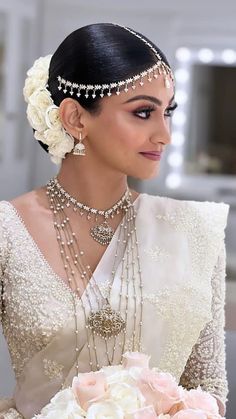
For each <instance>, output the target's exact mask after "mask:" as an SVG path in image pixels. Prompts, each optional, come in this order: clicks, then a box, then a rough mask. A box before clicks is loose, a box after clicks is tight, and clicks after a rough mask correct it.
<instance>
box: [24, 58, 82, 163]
mask: <svg viewBox="0 0 236 419" xmlns="http://www.w3.org/2000/svg"><path fill="white" fill-rule="evenodd" d="M51 57H52V56H51V55H47V56H46V57H41V58H39V59H38V60H36V61H35V63H34V65H33V67H31V68H30V69H29V70H28V72H27V76H28V77H27V79H26V81H25V86H24V89H23V93H24V98H25V100H26V102H27V103H28V106H27V118H28V121H29V123H30V125H31V127H32V128H33V129H34V131H35V132H34V137H35V139H36V140H38V141H41V142H42V143H44V144H46V145H47V146H48V152H49V154H50V156H51V160H52V161H53V162H54V163H56V164H60V163H61V161H62V159H63V158H65V155H66V154H67V153H70V152H71V151H72V150H73V147H74V138H73V137H72V136H71V135H70V134H68V133H67V132H66V130H65V129H64V127H63V126H62V123H61V121H60V115H59V108H58V106H56V105H55V104H54V103H53V100H52V97H51V93H50V92H49V90H48V89H47V83H48V73H49V65H50V60H51Z"/></svg>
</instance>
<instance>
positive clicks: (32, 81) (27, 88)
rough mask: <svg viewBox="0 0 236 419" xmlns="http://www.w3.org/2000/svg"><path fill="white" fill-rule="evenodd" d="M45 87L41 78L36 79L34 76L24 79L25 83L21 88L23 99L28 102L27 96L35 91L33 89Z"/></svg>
mask: <svg viewBox="0 0 236 419" xmlns="http://www.w3.org/2000/svg"><path fill="white" fill-rule="evenodd" d="M43 87H45V83H44V82H43V81H41V80H37V79H36V78H34V77H28V78H27V79H26V80H25V85H24V88H23V95H24V98H25V101H26V102H27V103H29V97H30V96H31V95H32V94H33V93H34V92H35V90H37V89H40V88H43Z"/></svg>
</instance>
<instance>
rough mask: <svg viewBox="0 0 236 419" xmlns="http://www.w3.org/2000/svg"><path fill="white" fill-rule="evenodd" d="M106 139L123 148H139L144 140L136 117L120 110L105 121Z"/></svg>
mask: <svg viewBox="0 0 236 419" xmlns="http://www.w3.org/2000/svg"><path fill="white" fill-rule="evenodd" d="M103 133H104V137H103V138H104V139H106V140H107V141H109V144H110V142H111V141H112V144H113V146H114V147H119V148H120V147H121V149H123V150H125V149H130V148H131V149H137V148H138V147H140V145H141V144H142V143H143V142H144V138H143V135H141V133H140V129H139V127H138V124H135V117H134V116H132V115H130V114H128V113H124V112H122V113H121V112H119V113H116V114H114V115H111V116H109V117H106V118H105V120H104V121H103Z"/></svg>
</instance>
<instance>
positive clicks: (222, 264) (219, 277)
mask: <svg viewBox="0 0 236 419" xmlns="http://www.w3.org/2000/svg"><path fill="white" fill-rule="evenodd" d="M225 270H226V252H225V243H224V242H223V245H222V248H221V251H220V254H219V257H218V260H217V263H216V265H215V267H214V271H213V275H212V320H211V321H210V322H209V323H207V325H206V326H205V328H204V329H203V330H202V332H201V333H200V336H199V339H198V341H197V343H196V344H195V345H194V347H193V349H192V352H191V355H190V357H189V359H188V361H187V364H186V366H185V369H184V372H183V374H182V376H181V378H180V384H181V385H182V386H183V387H185V388H187V389H190V388H196V387H198V386H199V385H200V386H201V387H202V388H203V389H204V390H206V391H208V392H209V393H211V394H212V395H213V396H215V397H216V398H217V400H218V404H219V407H220V413H221V414H222V415H224V414H225V404H226V401H227V394H228V383H227V377H226V366H225V336H224V326H225V312H224V304H225Z"/></svg>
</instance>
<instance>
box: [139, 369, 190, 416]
mask: <svg viewBox="0 0 236 419" xmlns="http://www.w3.org/2000/svg"><path fill="white" fill-rule="evenodd" d="M138 387H139V389H140V391H141V392H142V394H143V396H144V397H145V399H146V403H147V404H148V405H153V406H154V409H155V411H156V414H157V415H160V414H161V413H164V414H165V413H169V411H170V409H171V408H172V407H173V406H174V405H175V404H177V403H180V401H181V400H182V398H183V389H182V388H181V387H179V386H178V384H177V382H176V381H175V379H174V377H173V376H172V375H171V374H168V373H158V372H155V371H152V370H143V371H142V373H141V376H140V379H139V380H138Z"/></svg>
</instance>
